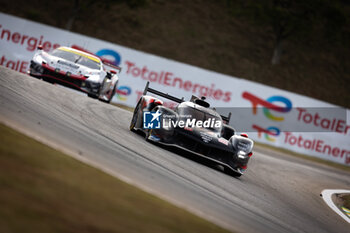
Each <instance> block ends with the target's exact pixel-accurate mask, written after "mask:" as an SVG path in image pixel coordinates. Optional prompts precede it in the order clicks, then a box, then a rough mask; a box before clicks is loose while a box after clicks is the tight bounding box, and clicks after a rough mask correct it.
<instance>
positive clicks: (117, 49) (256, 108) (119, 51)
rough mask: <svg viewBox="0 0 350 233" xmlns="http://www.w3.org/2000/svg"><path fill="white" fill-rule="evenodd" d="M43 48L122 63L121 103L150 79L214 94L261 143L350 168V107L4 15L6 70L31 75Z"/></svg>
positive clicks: (184, 92) (1, 58)
mask: <svg viewBox="0 0 350 233" xmlns="http://www.w3.org/2000/svg"><path fill="white" fill-rule="evenodd" d="M39 44H41V45H42V46H43V48H44V50H45V51H52V50H53V49H54V48H57V47H58V46H60V45H64V46H72V45H77V46H80V47H83V48H84V49H86V50H89V51H91V52H93V53H95V54H96V55H98V56H102V57H104V58H107V59H109V60H110V61H111V62H112V63H114V64H115V65H119V66H121V67H122V72H121V73H120V75H119V76H120V81H119V85H118V90H117V92H116V95H115V97H114V99H113V102H117V103H120V104H124V105H127V106H131V107H134V106H135V105H136V103H137V101H138V99H139V97H140V96H141V94H142V92H143V89H144V87H145V84H146V82H147V81H150V86H151V87H152V88H155V89H158V90H161V91H164V92H167V93H169V94H172V95H175V96H177V97H184V98H185V99H189V98H190V97H191V95H197V96H206V97H207V100H208V102H209V103H211V105H212V106H215V107H216V108H217V109H218V111H219V112H221V113H223V114H227V113H228V112H232V118H231V122H230V125H232V126H233V127H234V128H236V130H237V131H238V132H243V131H244V132H249V136H250V137H252V138H253V139H254V140H256V141H259V142H262V143H266V144H269V145H272V146H276V147H282V148H286V149H289V150H292V151H295V152H299V153H303V154H307V155H310V156H315V157H319V158H322V159H326V160H331V161H334V162H337V163H341V164H345V165H348V166H350V114H349V113H350V110H349V109H344V108H341V107H337V106H334V105H331V104H329V103H325V102H322V101H319V100H315V99H312V98H308V97H305V96H301V95H298V94H294V93H291V92H287V91H284V90H281V89H277V88H272V87H269V86H265V85H262V84H258V83H254V82H250V81H247V80H244V79H240V78H237V77H232V76H228V75H224V74H220V73H216V72H213V71H209V70H205V69H201V68H198V67H195V66H190V65H187V64H184V63H180V62H176V61H173V60H169V59H165V58H162V57H159V56H155V55H152V54H148V53H144V52H141V51H137V50H134V49H131V48H127V47H124V46H120V45H117V44H112V43H109V42H106V41H102V40H98V39H95V38H91V37H87V36H83V35H80V34H77V33H72V32H68V31H65V30H61V29H57V28H54V27H50V26H47V25H43V24H40V23H35V22H32V21H29V20H24V19H21V18H17V17H14V16H10V15H7V14H3V13H0V65H2V66H6V67H9V68H11V69H14V70H16V71H19V72H22V73H25V72H26V71H27V70H28V68H29V62H30V59H31V58H32V56H33V55H34V53H35V51H36V47H37V46H38V45H39ZM165 104H166V105H167V106H174V103H171V102H170V101H166V102H165Z"/></svg>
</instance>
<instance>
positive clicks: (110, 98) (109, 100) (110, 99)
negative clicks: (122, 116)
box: [106, 82, 118, 104]
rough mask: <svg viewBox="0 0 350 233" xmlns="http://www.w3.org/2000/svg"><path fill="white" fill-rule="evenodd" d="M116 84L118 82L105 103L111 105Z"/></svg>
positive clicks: (115, 86) (115, 85)
mask: <svg viewBox="0 0 350 233" xmlns="http://www.w3.org/2000/svg"><path fill="white" fill-rule="evenodd" d="M117 84H118V82H116V83H115V84H114V87H113V90H112V94H111V96H110V97H109V99H108V100H107V101H106V103H108V104H109V103H111V101H112V99H113V96H114V95H115V89H116V88H117Z"/></svg>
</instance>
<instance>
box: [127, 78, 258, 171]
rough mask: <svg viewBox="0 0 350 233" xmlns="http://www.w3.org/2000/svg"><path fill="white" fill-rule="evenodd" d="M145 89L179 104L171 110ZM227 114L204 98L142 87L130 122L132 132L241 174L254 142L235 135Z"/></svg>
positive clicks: (246, 137)
mask: <svg viewBox="0 0 350 233" xmlns="http://www.w3.org/2000/svg"><path fill="white" fill-rule="evenodd" d="M147 92H150V93H153V94H155V95H158V96H161V97H164V98H166V99H169V100H172V101H175V102H177V103H178V105H177V107H176V108H175V109H174V110H173V109H170V108H166V107H164V106H163V101H162V100H160V99H158V98H156V97H153V96H150V95H146V94H147ZM230 117H231V113H230V114H229V115H228V116H222V115H220V114H218V113H217V112H216V111H215V109H213V108H210V105H209V103H208V102H206V101H205V98H204V97H202V98H198V97H196V96H192V98H191V100H190V101H184V99H183V98H182V99H179V98H177V97H174V96H171V95H168V94H165V93H162V92H160V91H157V90H155V89H152V88H150V87H149V82H147V85H146V87H145V90H144V92H143V95H142V96H141V98H140V100H139V101H138V103H137V105H136V107H135V110H134V114H133V117H132V120H131V123H130V130H131V131H141V132H143V133H144V134H145V136H146V139H147V140H150V141H153V142H156V143H161V144H165V145H170V146H176V147H179V148H181V149H184V150H187V151H190V152H192V153H194V154H196V155H199V156H202V157H205V158H207V159H210V160H212V161H215V162H216V163H218V164H220V165H222V166H223V167H224V168H225V169H229V170H232V171H233V172H234V174H235V175H236V176H241V175H242V174H243V173H244V171H245V170H246V169H247V164H248V161H249V159H250V157H251V156H252V149H253V144H254V143H253V141H252V140H251V139H249V138H248V136H247V134H241V135H235V130H234V129H233V128H232V127H231V126H229V125H228V124H229V120H230Z"/></svg>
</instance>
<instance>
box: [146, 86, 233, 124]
mask: <svg viewBox="0 0 350 233" xmlns="http://www.w3.org/2000/svg"><path fill="white" fill-rule="evenodd" d="M147 92H151V93H153V94H155V95H158V96H161V97H164V98H166V99H169V100H172V101H174V102H177V103H179V104H180V103H182V102H184V101H185V100H184V97H182V98H181V99H179V98H177V97H175V96H172V95H169V94H168V93H163V92H160V91H157V90H156V89H153V88H150V87H149V81H148V82H147V84H146V86H145V90H144V91H143V95H146V94H147ZM220 116H221V118H222V120H223V121H224V122H225V123H226V124H229V122H230V118H231V112H230V113H229V114H228V116H223V115H220Z"/></svg>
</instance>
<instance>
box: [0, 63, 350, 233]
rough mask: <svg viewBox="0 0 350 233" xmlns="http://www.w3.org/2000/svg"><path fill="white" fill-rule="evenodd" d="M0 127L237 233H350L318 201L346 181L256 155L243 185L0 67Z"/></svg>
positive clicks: (114, 113) (97, 107)
mask: <svg viewBox="0 0 350 233" xmlns="http://www.w3.org/2000/svg"><path fill="white" fill-rule="evenodd" d="M0 113H1V114H0V121H1V122H5V123H6V124H8V125H10V126H12V127H15V128H17V129H20V130H21V131H22V132H25V133H27V134H29V135H32V136H35V137H36V138H39V139H41V140H43V141H45V142H47V143H48V144H50V145H53V146H54V147H56V148H60V149H61V150H63V151H65V152H68V153H70V154H72V155H75V156H78V157H79V156H80V158H81V159H82V160H86V161H88V162H89V163H91V164H96V166H98V167H100V168H102V169H103V170H106V171H109V172H110V173H112V174H114V175H117V176H119V177H120V178H122V179H123V180H125V181H127V182H129V183H132V184H135V185H137V186H139V187H141V188H142V189H144V190H147V191H149V192H152V193H154V194H157V195H159V196H161V197H162V198H164V199H167V200H169V201H171V202H173V203H175V204H177V205H179V206H181V207H184V208H186V209H188V210H190V211H192V212H194V213H196V214H198V215H200V216H202V217H205V218H207V219H209V220H211V221H213V222H215V223H217V224H219V225H221V226H223V227H225V228H228V229H231V230H234V231H239V232H337V233H339V232H349V229H350V225H349V224H348V223H347V222H345V221H344V220H343V219H342V218H341V217H339V216H338V215H337V214H336V213H334V212H333V211H332V210H331V209H330V208H329V207H328V206H327V205H326V204H325V203H324V201H323V200H322V198H321V197H320V193H321V191H322V190H323V189H350V173H347V172H343V171H339V170H336V169H333V168H329V167H327V166H323V165H318V164H314V163H313V162H305V161H304V160H301V159H298V158H294V157H291V156H287V155H283V154H279V153H276V152H272V151H268V150H266V149H261V148H257V149H256V150H255V151H254V155H253V157H252V159H251V161H250V164H249V165H248V171H247V172H246V174H245V175H243V176H242V177H241V178H234V177H232V176H229V175H227V174H225V173H223V172H221V171H219V170H218V169H214V168H213V167H212V165H211V164H210V163H208V162H206V161H204V160H203V159H196V158H195V157H192V156H190V155H186V154H179V153H174V151H171V150H167V149H166V148H161V147H158V146H156V145H153V144H151V143H148V142H146V141H145V140H144V138H143V137H142V136H140V135H137V134H135V133H132V132H130V131H129V123H130V119H131V116H132V113H131V112H128V111H125V110H123V109H120V108H118V107H115V106H113V105H108V104H105V103H102V102H99V101H97V100H94V99H91V98H88V97H87V96H86V95H82V94H80V93H76V92H73V91H71V90H69V89H66V88H63V87H60V86H57V85H52V84H49V83H46V82H44V81H41V80H38V79H35V78H32V77H29V76H27V75H24V74H20V73H18V72H15V71H12V70H9V69H7V68H4V67H2V66H0Z"/></svg>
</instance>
